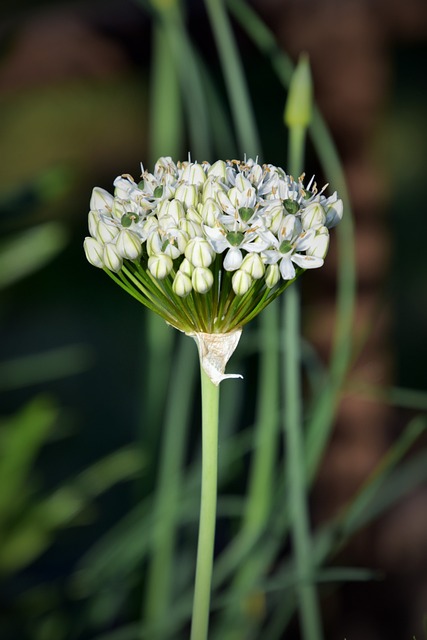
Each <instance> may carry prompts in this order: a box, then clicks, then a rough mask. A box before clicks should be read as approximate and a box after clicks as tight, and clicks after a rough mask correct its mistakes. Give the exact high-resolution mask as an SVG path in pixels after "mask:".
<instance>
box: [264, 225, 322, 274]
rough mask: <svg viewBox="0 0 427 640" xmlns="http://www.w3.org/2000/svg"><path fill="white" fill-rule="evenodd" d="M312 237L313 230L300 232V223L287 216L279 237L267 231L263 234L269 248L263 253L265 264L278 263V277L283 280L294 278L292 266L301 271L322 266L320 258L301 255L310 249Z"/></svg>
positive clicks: (313, 234)
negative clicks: (297, 267) (296, 266)
mask: <svg viewBox="0 0 427 640" xmlns="http://www.w3.org/2000/svg"><path fill="white" fill-rule="evenodd" d="M314 236H315V230H314V229H308V230H307V231H302V225H301V222H300V221H299V220H298V219H297V218H296V217H295V216H293V215H291V214H289V215H288V216H286V217H285V219H284V221H283V224H282V227H281V229H280V230H279V237H276V236H275V235H273V234H272V233H271V232H269V231H268V232H266V233H265V234H263V237H264V238H265V240H266V241H267V240H269V247H270V248H269V249H267V250H265V251H263V256H264V258H265V262H266V264H276V263H279V269H280V275H281V276H282V278H283V280H292V279H293V278H295V275H296V272H295V267H294V264H296V265H298V266H299V267H301V268H302V269H315V268H317V267H321V266H322V264H323V260H322V259H321V258H317V257H315V256H310V255H305V254H304V253H303V252H304V251H306V250H307V249H308V248H309V247H310V245H311V242H312V240H313V238H314ZM293 263H294V264H293Z"/></svg>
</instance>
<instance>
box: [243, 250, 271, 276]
mask: <svg viewBox="0 0 427 640" xmlns="http://www.w3.org/2000/svg"><path fill="white" fill-rule="evenodd" d="M240 269H241V270H242V271H245V273H247V274H249V275H250V276H251V277H252V278H253V279H254V280H259V279H260V278H262V276H263V275H264V272H265V266H264V263H263V261H262V259H261V256H260V255H259V253H248V254H247V255H246V256H245V257H244V258H243V262H242V264H241V266H240Z"/></svg>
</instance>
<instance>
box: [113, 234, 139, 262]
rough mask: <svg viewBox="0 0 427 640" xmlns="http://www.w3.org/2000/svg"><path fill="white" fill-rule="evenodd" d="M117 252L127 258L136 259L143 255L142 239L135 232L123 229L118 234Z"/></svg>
mask: <svg viewBox="0 0 427 640" xmlns="http://www.w3.org/2000/svg"><path fill="white" fill-rule="evenodd" d="M116 249H117V253H118V254H119V255H120V256H121V257H122V258H126V259H127V260H136V259H137V258H139V256H140V255H141V240H140V239H139V238H138V236H137V235H136V234H135V233H132V231H128V230H127V229H123V231H120V233H119V235H118V236H117V241H116Z"/></svg>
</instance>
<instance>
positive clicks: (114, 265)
mask: <svg viewBox="0 0 427 640" xmlns="http://www.w3.org/2000/svg"><path fill="white" fill-rule="evenodd" d="M103 262H104V264H105V266H106V267H107V269H109V270H110V271H114V272H115V273H117V272H118V271H120V269H121V268H122V266H123V258H122V257H121V256H119V254H118V252H117V249H116V246H115V245H113V244H106V245H105V247H104V253H103Z"/></svg>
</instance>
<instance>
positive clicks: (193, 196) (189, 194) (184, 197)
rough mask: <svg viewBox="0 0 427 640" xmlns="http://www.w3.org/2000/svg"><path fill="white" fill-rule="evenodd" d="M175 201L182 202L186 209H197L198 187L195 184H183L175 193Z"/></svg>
mask: <svg viewBox="0 0 427 640" xmlns="http://www.w3.org/2000/svg"><path fill="white" fill-rule="evenodd" d="M175 199H176V200H179V201H180V202H182V204H183V205H184V208H186V207H195V206H196V205H197V202H198V197H197V189H196V187H195V186H194V185H193V184H181V185H180V186H179V187H178V189H177V190H176V191H175Z"/></svg>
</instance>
